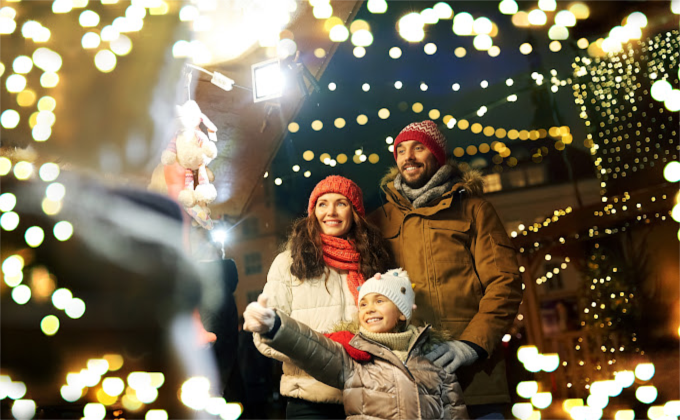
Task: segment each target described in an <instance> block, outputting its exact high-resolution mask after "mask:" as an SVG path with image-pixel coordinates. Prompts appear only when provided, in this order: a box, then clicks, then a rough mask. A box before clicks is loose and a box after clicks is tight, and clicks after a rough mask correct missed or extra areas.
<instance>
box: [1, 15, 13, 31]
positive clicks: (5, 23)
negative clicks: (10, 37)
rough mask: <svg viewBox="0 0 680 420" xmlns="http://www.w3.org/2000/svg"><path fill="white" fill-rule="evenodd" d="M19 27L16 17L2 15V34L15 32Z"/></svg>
mask: <svg viewBox="0 0 680 420" xmlns="http://www.w3.org/2000/svg"><path fill="white" fill-rule="evenodd" d="M16 29H17V23H16V22H15V21H14V19H12V18H10V17H7V16H0V34H3V35H7V34H11V33H14V31H15V30H16Z"/></svg>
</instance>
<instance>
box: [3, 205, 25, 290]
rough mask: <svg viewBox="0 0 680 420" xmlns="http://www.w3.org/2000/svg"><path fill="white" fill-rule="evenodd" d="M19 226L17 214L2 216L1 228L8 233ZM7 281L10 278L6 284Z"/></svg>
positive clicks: (9, 213)
mask: <svg viewBox="0 0 680 420" xmlns="http://www.w3.org/2000/svg"><path fill="white" fill-rule="evenodd" d="M17 226H19V215H18V214H16V213H15V212H13V211H10V212H7V213H4V214H3V215H2V216H0V227H2V228H3V229H4V230H6V231H7V232H11V231H13V230H14V229H16V228H17ZM7 279H8V277H5V283H6V282H7ZM18 281H21V279H18ZM17 284H18V283H17ZM10 286H11V285H10Z"/></svg>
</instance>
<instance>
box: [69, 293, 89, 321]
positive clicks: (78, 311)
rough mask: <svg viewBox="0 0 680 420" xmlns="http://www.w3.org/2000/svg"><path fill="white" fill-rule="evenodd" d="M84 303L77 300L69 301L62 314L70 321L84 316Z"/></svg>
mask: <svg viewBox="0 0 680 420" xmlns="http://www.w3.org/2000/svg"><path fill="white" fill-rule="evenodd" d="M85 308H86V307H85V302H83V300H82V299H79V298H73V299H71V300H70V301H69V302H68V303H67V304H66V308H64V312H66V315H67V316H68V317H69V318H71V319H78V318H80V317H82V316H83V314H85Z"/></svg>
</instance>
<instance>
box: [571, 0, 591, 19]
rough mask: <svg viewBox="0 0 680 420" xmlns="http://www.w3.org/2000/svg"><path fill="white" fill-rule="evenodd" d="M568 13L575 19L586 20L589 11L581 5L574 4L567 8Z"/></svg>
mask: <svg viewBox="0 0 680 420" xmlns="http://www.w3.org/2000/svg"><path fill="white" fill-rule="evenodd" d="M569 11H570V12H571V13H573V14H574V16H576V19H579V20H581V19H588V16H590V9H588V6H586V5H585V4H583V3H574V4H572V5H571V6H569Z"/></svg>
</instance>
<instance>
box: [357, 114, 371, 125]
mask: <svg viewBox="0 0 680 420" xmlns="http://www.w3.org/2000/svg"><path fill="white" fill-rule="evenodd" d="M367 123H368V117H367V116H366V115H364V114H361V115H359V116H358V117H357V124H359V125H366V124H367Z"/></svg>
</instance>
